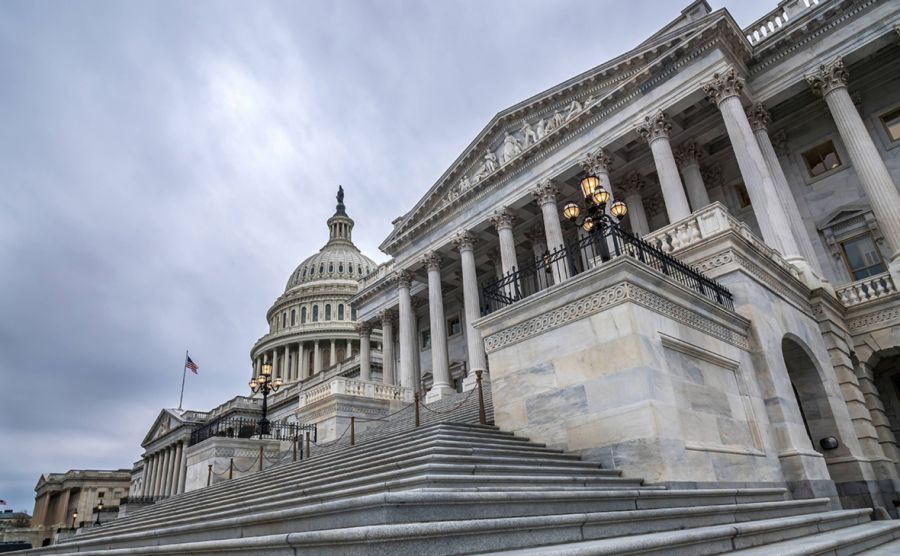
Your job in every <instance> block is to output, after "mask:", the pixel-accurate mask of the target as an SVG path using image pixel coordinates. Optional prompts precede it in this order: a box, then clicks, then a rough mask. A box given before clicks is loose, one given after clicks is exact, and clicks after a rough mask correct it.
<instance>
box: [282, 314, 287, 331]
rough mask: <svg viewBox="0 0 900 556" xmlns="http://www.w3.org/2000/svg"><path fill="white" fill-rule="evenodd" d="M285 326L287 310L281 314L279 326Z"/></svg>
mask: <svg viewBox="0 0 900 556" xmlns="http://www.w3.org/2000/svg"><path fill="white" fill-rule="evenodd" d="M285 326H287V311H285V312H284V313H282V314H281V327H282V328H284V327H285Z"/></svg>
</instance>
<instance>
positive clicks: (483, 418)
mask: <svg viewBox="0 0 900 556" xmlns="http://www.w3.org/2000/svg"><path fill="white" fill-rule="evenodd" d="M482 372H483V371H481V370H477V371H475V382H476V384H478V422H479V423H481V424H482V425H486V424H487V415H485V412H484V388H483V387H482V385H481V373H482Z"/></svg>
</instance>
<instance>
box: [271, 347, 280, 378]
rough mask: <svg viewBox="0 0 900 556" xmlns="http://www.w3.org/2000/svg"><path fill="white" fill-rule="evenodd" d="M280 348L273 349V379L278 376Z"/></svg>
mask: <svg viewBox="0 0 900 556" xmlns="http://www.w3.org/2000/svg"><path fill="white" fill-rule="evenodd" d="M278 363H279V361H278V348H272V378H275V377H277V376H278Z"/></svg>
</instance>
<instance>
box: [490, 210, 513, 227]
mask: <svg viewBox="0 0 900 556" xmlns="http://www.w3.org/2000/svg"><path fill="white" fill-rule="evenodd" d="M515 219H516V217H515V216H514V215H513V213H512V211H510V210H509V208H507V207H504V208H501V209H497V210H495V211H494V213H493V214H491V224H493V225H494V227H495V228H497V230H502V229H504V228H510V229H511V228H512V224H513V221H514V220H515Z"/></svg>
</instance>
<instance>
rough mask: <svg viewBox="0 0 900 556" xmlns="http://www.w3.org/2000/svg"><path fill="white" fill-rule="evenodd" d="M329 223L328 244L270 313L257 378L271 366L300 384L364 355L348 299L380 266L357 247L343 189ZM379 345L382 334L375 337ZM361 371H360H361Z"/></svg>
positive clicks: (257, 355) (257, 352)
mask: <svg viewBox="0 0 900 556" xmlns="http://www.w3.org/2000/svg"><path fill="white" fill-rule="evenodd" d="M337 199H338V204H337V210H336V211H335V213H334V215H333V216H332V217H331V218H329V219H328V222H327V225H328V230H329V238H328V242H327V243H326V244H325V246H324V247H322V249H321V250H320V251H319V252H318V253H316V254H314V255H312V256H310V257H308V258H307V259H306V260H304V261H303V262H302V263H300V264H299V265H298V266H297V268H296V269H295V270H294V271H293V272H292V273H291V276H290V278H288V281H287V285H286V286H285V291H284V293H283V294H282V295H281V296H279V297H278V299H276V300H275V303H273V304H272V307H271V308H270V309H269V310H268V312H267V313H266V320H267V321H268V323H269V332H268V334H266V335H265V336H263V337H262V338H260V339H259V340H258V341H257V342H256V344H255V345H254V346H253V348H252V349H251V352H250V357H251V359H252V361H253V375H254V376H255V375H257V374H259V371H260V368H261V367H262V365H263V363H271V364H272V367H273V370H272V372H273V375H274V376H275V377H280V378H281V379H282V380H283V381H284V382H285V383H292V382H299V381H303V380H304V379H307V378H310V377H313V376H315V375H317V374H318V373H321V372H323V371H325V370H328V369H330V368H332V367H334V366H336V365H338V364H339V363H346V362H348V361H350V360H352V359H353V358H354V357H355V356H357V355H358V354H359V352H360V335H359V331H358V330H357V323H356V311H355V310H354V309H353V308H352V307H351V306H350V304H349V303H348V300H349V299H350V298H351V297H352V296H354V295H356V293H357V292H358V290H359V280H360V279H361V278H362V277H363V276H365V275H367V274H368V273H369V272H371V271H372V270H374V269H375V268H376V266H377V264H376V263H375V262H374V261H373V260H372V259H370V258H369V257H367V256H365V255H363V254H362V253H361V252H360V250H359V249H358V248H357V247H356V246H355V245H354V244H353V240H352V231H353V219H352V218H350V217H349V216H347V212H346V207H345V206H344V202H343V201H344V192H343V188H339V190H338V196H337ZM374 340H375V341H376V343H377V342H378V341H379V340H380V334H379V335H375V338H374ZM357 369H358V366H357Z"/></svg>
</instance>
